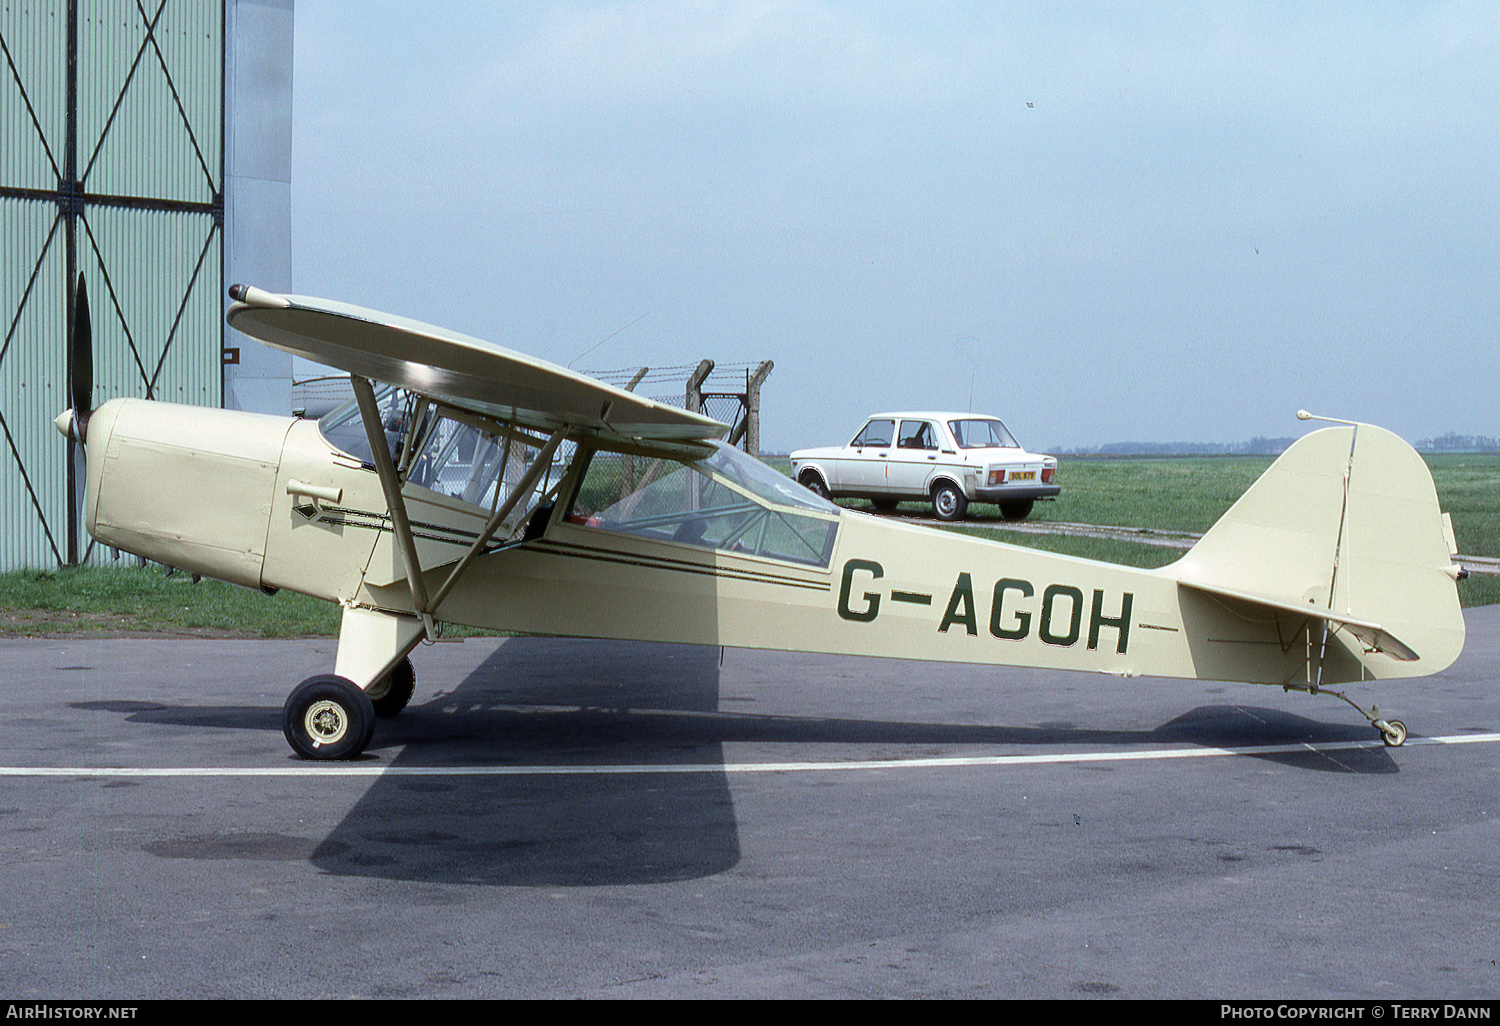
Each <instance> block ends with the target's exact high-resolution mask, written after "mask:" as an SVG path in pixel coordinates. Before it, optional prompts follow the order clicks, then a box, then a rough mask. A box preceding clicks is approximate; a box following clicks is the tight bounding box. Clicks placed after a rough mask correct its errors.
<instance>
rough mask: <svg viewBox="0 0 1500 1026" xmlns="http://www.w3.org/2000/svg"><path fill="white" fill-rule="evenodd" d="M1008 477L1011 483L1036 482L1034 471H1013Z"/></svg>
mask: <svg viewBox="0 0 1500 1026" xmlns="http://www.w3.org/2000/svg"><path fill="white" fill-rule="evenodd" d="M1008 476H1009V477H1010V479H1011V480H1012V481H1035V480H1036V471H1034V470H1013V471H1011V472H1010V474H1009V475H1008Z"/></svg>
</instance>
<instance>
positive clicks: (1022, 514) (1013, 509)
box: [1000, 499, 1036, 520]
mask: <svg viewBox="0 0 1500 1026" xmlns="http://www.w3.org/2000/svg"><path fill="white" fill-rule="evenodd" d="M1035 505H1036V500H1035V499H1012V500H1011V501H1010V502H1002V503H1001V504H1000V515H1001V516H1002V517H1004V518H1005V519H1006V520H1025V519H1026V518H1027V517H1029V516H1031V507H1032V506H1035Z"/></svg>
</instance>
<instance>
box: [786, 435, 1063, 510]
mask: <svg viewBox="0 0 1500 1026" xmlns="http://www.w3.org/2000/svg"><path fill="white" fill-rule="evenodd" d="M792 477H793V478H794V479H796V480H797V481H799V482H800V483H801V484H802V485H804V486H805V487H807V488H808V489H810V490H811V491H814V492H816V493H817V494H819V495H821V496H823V497H825V498H832V499H842V498H852V499H869V500H870V501H871V502H873V503H874V504H875V507H876V508H877V509H892V508H894V507H895V505H896V504H897V503H898V502H931V503H932V511H933V513H935V514H936V515H937V518H938V519H939V520H962V519H963V516H964V513H965V512H966V511H967V510H968V507H969V503H971V502H989V503H994V504H995V505H998V506H999V507H1000V515H1001V516H1003V517H1005V519H1007V520H1024V519H1026V517H1027V516H1028V515H1030V513H1031V507H1032V504H1033V503H1034V502H1035V501H1036V500H1037V499H1046V498H1051V497H1053V496H1055V495H1057V494H1058V493H1059V492H1061V491H1062V486H1061V485H1059V484H1058V483H1057V460H1056V458H1054V457H1052V456H1039V455H1036V454H1035V453H1029V452H1027V451H1026V450H1025V449H1022V448H1021V446H1020V445H1019V444H1018V443H1017V442H1016V440H1015V438H1014V437H1012V435H1011V433H1010V432H1009V431H1007V430H1006V428H1005V425H1004V424H1002V423H1000V421H998V420H996V419H995V418H994V417H985V416H980V415H977V414H973V413H877V414H875V415H874V416H873V417H871V418H870V419H869V420H867V421H865V425H864V427H862V428H860V429H859V432H858V433H857V434H856V435H855V436H854V440H853V441H851V442H850V443H849V444H848V445H845V446H841V447H840V446H828V447H826V448H821V449H799V450H797V451H796V452H794V453H792Z"/></svg>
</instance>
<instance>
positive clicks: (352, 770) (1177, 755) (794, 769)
mask: <svg viewBox="0 0 1500 1026" xmlns="http://www.w3.org/2000/svg"><path fill="white" fill-rule="evenodd" d="M1496 741H1500V733H1492V734H1455V735H1451V736H1448V737H1414V738H1409V739H1408V740H1407V742H1406V744H1405V745H1403V746H1402V747H1403V748H1416V747H1419V746H1423V745H1472V744H1488V743H1493V742H1496ZM1385 747H1386V746H1385V744H1384V743H1383V742H1381V741H1378V740H1377V741H1337V742H1330V743H1328V744H1305V743H1304V744H1294V745H1247V746H1245V747H1242V748H1208V747H1193V748H1157V749H1132V750H1129V751H1115V752H1056V753H1050V754H1045V755H954V756H941V757H935V758H924V759H852V760H845V761H838V762H818V761H803V762H740V763H731V762H725V763H641V764H633V765H603V766H577V765H571V766H395V765H389V764H380V763H373V762H371V763H363V762H353V763H342V762H295V763H288V764H286V765H283V766H0V777H73V778H77V777H537V776H548V777H567V776H580V777H582V776H629V775H645V774H683V773H689V774H691V773H844V772H851V771H855V772H857V771H862V770H863V771H868V770H905V769H948V768H967V767H976V766H981V767H982V766H1042V765H1058V764H1066V763H1089V762H1148V761H1151V760H1157V759H1205V758H1213V757H1217V756H1225V755H1249V756H1263V755H1289V754H1297V753H1301V752H1347V751H1351V750H1356V749H1362V748H1374V749H1382V748H1385Z"/></svg>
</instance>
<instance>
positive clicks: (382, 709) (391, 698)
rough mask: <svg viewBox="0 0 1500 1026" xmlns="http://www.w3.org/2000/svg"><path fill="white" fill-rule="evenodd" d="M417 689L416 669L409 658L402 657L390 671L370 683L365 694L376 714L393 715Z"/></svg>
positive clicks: (403, 707)
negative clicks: (368, 697)
mask: <svg viewBox="0 0 1500 1026" xmlns="http://www.w3.org/2000/svg"><path fill="white" fill-rule="evenodd" d="M416 690H417V671H416V668H415V667H413V666H412V664H411V660H410V659H408V658H404V657H403V658H402V660H401V661H400V662H399V663H397V664H396V665H395V666H393V667H391V671H390V672H389V673H387V674H386V675H385V676H384V677H381V678H380V679H379V680H377V681H376V682H375V683H374V684H371V685H370V688H369V690H368V691H366V692H365V694H367V695H369V696H370V703H371V704H372V705H373V706H374V707H375V715H376V716H382V717H383V716H394V715H396V714H397V713H398V712H400V711H401V710H402V709H405V708H406V704H407V703H408V702H410V701H411V696H412V695H413V694H415V693H416Z"/></svg>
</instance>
